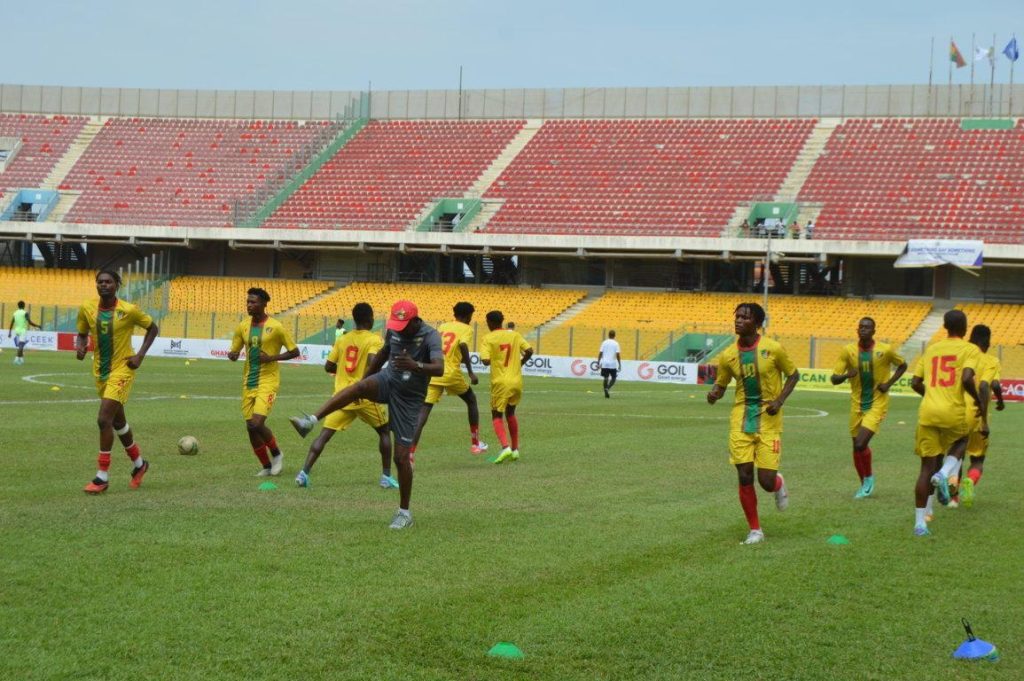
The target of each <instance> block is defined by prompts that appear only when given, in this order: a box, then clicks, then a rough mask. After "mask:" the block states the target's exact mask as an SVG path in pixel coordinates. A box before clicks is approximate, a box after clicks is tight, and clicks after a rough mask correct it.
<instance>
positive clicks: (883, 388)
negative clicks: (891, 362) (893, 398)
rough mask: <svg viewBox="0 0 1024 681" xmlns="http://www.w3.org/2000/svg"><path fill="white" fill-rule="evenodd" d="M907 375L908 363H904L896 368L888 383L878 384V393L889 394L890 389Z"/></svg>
mask: <svg viewBox="0 0 1024 681" xmlns="http://www.w3.org/2000/svg"><path fill="white" fill-rule="evenodd" d="M905 373H907V363H906V362H903V363H902V364H900V365H899V366H898V367H896V371H894V372H893V373H892V376H890V377H889V380H888V381H885V382H884V383H879V384H878V392H880V393H887V392H889V388H891V387H893V385H895V384H896V381H898V380H900V379H901V378H902V377H903V374H905Z"/></svg>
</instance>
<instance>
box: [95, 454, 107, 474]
mask: <svg viewBox="0 0 1024 681" xmlns="http://www.w3.org/2000/svg"><path fill="white" fill-rule="evenodd" d="M96 467H97V468H99V469H100V470H101V471H103V472H106V471H109V470H110V452H100V455H99V456H98V457H96Z"/></svg>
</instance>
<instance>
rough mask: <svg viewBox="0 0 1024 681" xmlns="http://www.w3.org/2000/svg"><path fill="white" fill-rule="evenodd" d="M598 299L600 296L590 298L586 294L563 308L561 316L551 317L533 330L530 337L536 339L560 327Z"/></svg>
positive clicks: (590, 296)
mask: <svg viewBox="0 0 1024 681" xmlns="http://www.w3.org/2000/svg"><path fill="white" fill-rule="evenodd" d="M600 299H601V296H599V295H597V296H592V295H590V294H589V293H588V294H587V295H585V296H583V298H582V299H581V300H580V301H579V302H577V303H575V304H573V305H570V306H569V307H567V308H565V310H563V311H562V313H561V314H559V315H558V316H556V317H552V318H551V319H549V320H548V321H546V322H544V323H543V324H541V325H540V326H538V327H537V328H535V329H534V330H533V331H531V332H530V337H531V338H537V337H538V335H537V334H540V335H541V336H543V335H544V334H545V333H547V332H548V331H550V330H551V329H554V328H557V327H559V326H561V325H562V324H564V323H565V322H567V321H569V320H570V319H572V318H573V317H575V316H576V315H578V314H579V313H581V312H583V311H584V310H586V309H587V308H588V307H590V306H591V305H593V304H594V303H596V302H597V301H598V300H600Z"/></svg>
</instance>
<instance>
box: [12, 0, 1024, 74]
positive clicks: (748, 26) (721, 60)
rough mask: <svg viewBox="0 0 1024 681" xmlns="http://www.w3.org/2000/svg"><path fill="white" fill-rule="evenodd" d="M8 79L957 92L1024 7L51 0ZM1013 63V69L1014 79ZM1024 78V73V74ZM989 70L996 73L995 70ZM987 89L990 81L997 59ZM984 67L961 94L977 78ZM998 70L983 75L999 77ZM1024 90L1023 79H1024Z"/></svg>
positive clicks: (21, 45) (31, 24)
mask: <svg viewBox="0 0 1024 681" xmlns="http://www.w3.org/2000/svg"><path fill="white" fill-rule="evenodd" d="M45 5H46V11H45V12H39V13H35V14H34V15H33V16H32V20H31V21H24V22H21V23H18V24H17V26H16V27H15V26H12V27H11V30H8V31H6V32H5V34H4V51H5V52H6V53H7V54H8V55H12V56H13V55H19V57H18V58H17V59H13V58H12V59H8V61H7V63H8V66H7V68H5V75H4V76H3V80H4V82H8V83H22V84H33V85H81V86H100V87H145V88H168V89H179V88H180V89H231V90H234V89H239V90H361V89H366V88H367V87H368V84H369V83H372V88H373V90H376V91H380V90H409V89H412V90H424V89H431V90H432V89H454V88H456V87H458V82H459V68H460V66H461V67H462V68H463V74H464V75H463V86H464V87H465V88H467V89H477V88H523V87H529V88H559V87H624V86H628V87H658V86H709V85H717V86H731V85H840V84H847V85H862V84H866V85H885V84H914V83H927V82H928V70H929V53H930V44H931V40H932V37H934V38H935V49H934V60H935V81H936V82H939V83H944V82H946V79H947V67H948V63H949V62H948V41H949V38H950V36H951V35H952V36H954V38H955V40H956V42H957V45H958V46H959V47H960V50H961V52H962V53H963V54H964V56H965V58H967V59H968V61H969V62H970V61H972V55H971V54H970V52H971V34H972V33H974V34H976V35H977V43H978V44H979V45H985V46H988V45H991V44H992V36H993V34H995V35H996V52H997V53H998V52H999V51H1001V50H1002V48H1003V46H1004V45H1005V44H1006V42H1007V41H1008V40H1009V39H1010V37H1011V34H1012V33H1013V32H1014V31H1016V30H1018V29H1019V30H1020V33H1021V37H1022V38H1024V0H974V1H973V2H970V1H968V0H957V1H956V2H952V1H949V0H926V1H925V0H817V1H816V2H808V1H805V2H796V1H794V0H776V1H774V2H764V1H761V2H752V1H749V0H734V1H733V2H731V3H724V2H720V1H718V0H703V1H701V2H693V1H692V0H691V1H687V0H675V1H670V0H666V1H655V0H631V1H626V2H615V3H611V2H603V1H602V0H591V1H590V2H583V1H579V0H564V1H559V0H547V1H538V0H477V1H475V2H474V1H471V0H434V1H433V2H426V1H423V0H376V1H374V0H362V1H361V2H351V1H350V0H333V1H331V0H289V1H282V0H276V1H271V0H205V1H197V0H177V1H176V2H160V3H157V2H151V1H149V2H147V1H146V0H141V1H139V0H134V1H133V2H126V1H122V0H94V1H93V2H82V1H81V0H51V1H49V2H47V3H45ZM1008 65H1009V62H1008V61H1006V59H1005V58H1004V57H1002V55H999V59H998V61H997V71H996V80H997V82H1006V80H1007V78H1008V75H1009V69H1008ZM1018 66H1021V67H1022V68H1024V63H1022V62H1018ZM982 67H984V68H983V69H982ZM978 68H979V71H978V72H977V75H976V79H977V80H978V81H979V82H980V81H982V80H984V81H986V82H987V80H988V70H987V64H986V63H984V62H980V63H979V65H978ZM969 71H970V69H969V68H964V69H960V70H959V71H958V72H957V73H956V75H955V77H954V82H968V80H969ZM982 71H984V73H982ZM1015 75H1016V77H1015V81H1016V82H1024V73H1019V74H1015Z"/></svg>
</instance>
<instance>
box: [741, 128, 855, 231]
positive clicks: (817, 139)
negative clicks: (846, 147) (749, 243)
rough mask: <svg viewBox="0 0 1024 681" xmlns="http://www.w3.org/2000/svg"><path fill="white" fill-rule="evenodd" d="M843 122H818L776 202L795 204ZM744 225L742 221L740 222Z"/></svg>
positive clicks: (777, 195)
mask: <svg viewBox="0 0 1024 681" xmlns="http://www.w3.org/2000/svg"><path fill="white" fill-rule="evenodd" d="M841 122H842V119H840V118H822V119H821V120H820V121H818V124H817V125H815V126H814V130H812V131H811V134H810V135H809V136H808V137H807V141H806V142H804V146H803V148H802V149H800V153H799V154H798V155H797V157H796V161H794V162H793V167H792V168H790V169H789V174H788V175H786V179H785V180H783V181H782V186H781V187H779V191H778V192H777V193H776V194H775V200H776V201H786V202H795V201H796V197H797V195H798V194H799V193H800V190H801V189H802V188H803V186H804V182H806V181H807V177H808V176H809V175H810V174H811V169H812V168H813V167H814V164H815V162H817V160H818V158H819V157H820V156H821V153H822V152H823V151H825V144H826V143H827V142H828V139H829V137H831V136H832V133H833V132H835V129H836V126H837V125H839V123H841ZM800 217H803V216H802V215H801V216H800ZM740 222H741V223H742V220H741V221H740Z"/></svg>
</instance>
